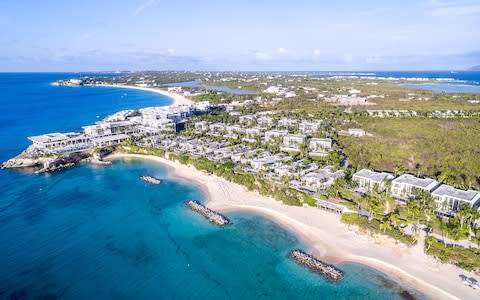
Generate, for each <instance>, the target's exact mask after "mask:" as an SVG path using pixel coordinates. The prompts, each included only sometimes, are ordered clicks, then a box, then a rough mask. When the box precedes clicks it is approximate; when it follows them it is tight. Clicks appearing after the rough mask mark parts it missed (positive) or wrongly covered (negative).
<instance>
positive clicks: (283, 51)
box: [277, 48, 288, 54]
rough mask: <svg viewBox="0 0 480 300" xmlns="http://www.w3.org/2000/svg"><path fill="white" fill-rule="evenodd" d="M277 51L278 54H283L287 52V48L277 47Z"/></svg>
mask: <svg viewBox="0 0 480 300" xmlns="http://www.w3.org/2000/svg"><path fill="white" fill-rule="evenodd" d="M277 51H278V53H280V54H284V53H287V52H288V50H287V49H286V48H278V50H277Z"/></svg>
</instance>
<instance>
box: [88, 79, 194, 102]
mask: <svg viewBox="0 0 480 300" xmlns="http://www.w3.org/2000/svg"><path fill="white" fill-rule="evenodd" d="M85 86H86V87H89V86H91V87H111V88H124V89H133V90H141V91H146V92H152V93H157V94H160V95H163V96H166V97H169V98H170V99H172V103H171V104H169V105H165V106H164V107H167V106H176V105H191V104H193V103H194V102H193V100H190V99H188V98H187V97H185V96H183V95H180V94H176V93H171V92H168V91H166V90H163V89H161V88H159V87H140V86H133V85H119V84H95V85H85Z"/></svg>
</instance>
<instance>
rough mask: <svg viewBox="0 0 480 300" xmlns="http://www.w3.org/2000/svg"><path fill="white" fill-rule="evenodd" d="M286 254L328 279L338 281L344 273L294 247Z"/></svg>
mask: <svg viewBox="0 0 480 300" xmlns="http://www.w3.org/2000/svg"><path fill="white" fill-rule="evenodd" d="M288 256H289V257H290V258H291V259H293V260H294V261H296V262H297V263H299V264H301V265H303V266H306V267H307V268H309V269H310V270H312V271H313V272H315V273H318V274H320V275H322V276H324V277H325V278H327V279H328V280H330V281H339V280H341V279H343V277H344V276H345V274H344V273H343V271H341V270H339V269H338V268H337V267H335V266H333V265H330V264H327V263H324V262H323V261H321V260H319V259H317V258H316V257H314V256H313V255H311V254H308V253H306V252H304V251H302V250H299V249H295V250H292V251H290V253H289V254H288Z"/></svg>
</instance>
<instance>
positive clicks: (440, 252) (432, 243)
mask: <svg viewBox="0 0 480 300" xmlns="http://www.w3.org/2000/svg"><path fill="white" fill-rule="evenodd" d="M425 252H426V253H427V254H429V255H432V256H434V257H435V258H437V259H439V260H440V261H442V262H444V263H450V264H454V265H456V266H457V267H460V268H462V269H465V270H467V271H477V270H479V269H480V259H478V258H479V257H480V249H473V248H462V247H456V246H454V245H445V244H444V243H443V242H441V241H439V240H437V239H436V238H434V237H431V236H429V237H427V238H426V239H425Z"/></svg>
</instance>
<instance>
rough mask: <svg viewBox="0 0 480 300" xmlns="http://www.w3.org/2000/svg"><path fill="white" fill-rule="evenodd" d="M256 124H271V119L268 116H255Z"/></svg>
mask: <svg viewBox="0 0 480 300" xmlns="http://www.w3.org/2000/svg"><path fill="white" fill-rule="evenodd" d="M257 124H258V125H260V126H270V125H272V124H273V120H272V118H270V117H266V116H261V117H258V118H257Z"/></svg>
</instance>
